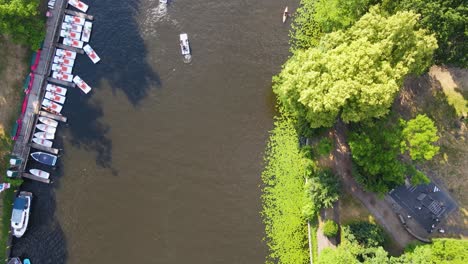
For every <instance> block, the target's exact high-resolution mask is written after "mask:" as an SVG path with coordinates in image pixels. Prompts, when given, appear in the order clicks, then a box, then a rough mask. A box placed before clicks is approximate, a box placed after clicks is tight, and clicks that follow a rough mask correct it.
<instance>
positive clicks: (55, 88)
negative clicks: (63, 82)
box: [41, 83, 67, 122]
mask: <svg viewBox="0 0 468 264" xmlns="http://www.w3.org/2000/svg"><path fill="white" fill-rule="evenodd" d="M46 91H49V92H53V93H55V94H60V95H63V96H65V95H66V94H67V88H63V87H61V86H58V85H55V84H50V83H49V84H47V86H46ZM41 122H42V121H41Z"/></svg>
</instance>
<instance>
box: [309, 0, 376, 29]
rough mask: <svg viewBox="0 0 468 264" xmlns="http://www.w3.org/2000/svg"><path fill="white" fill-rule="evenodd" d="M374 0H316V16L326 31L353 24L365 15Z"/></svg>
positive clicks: (319, 24)
mask: <svg viewBox="0 0 468 264" xmlns="http://www.w3.org/2000/svg"><path fill="white" fill-rule="evenodd" d="M374 2H376V1H374V0H316V3H315V14H314V18H315V21H317V24H318V26H319V27H320V28H321V29H322V30H323V31H324V32H327V33H329V32H332V31H335V30H340V29H343V28H347V27H349V26H351V25H352V24H353V23H354V22H355V21H356V20H358V19H359V18H360V17H361V16H362V15H364V14H365V13H366V12H367V10H368V9H369V6H370V5H371V4H372V3H374Z"/></svg>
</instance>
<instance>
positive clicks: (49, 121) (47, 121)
mask: <svg viewBox="0 0 468 264" xmlns="http://www.w3.org/2000/svg"><path fill="white" fill-rule="evenodd" d="M39 121H40V122H41V123H43V124H46V125H48V126H51V127H57V126H58V122H57V121H55V120H53V119H50V118H48V117H45V116H40V117H39Z"/></svg>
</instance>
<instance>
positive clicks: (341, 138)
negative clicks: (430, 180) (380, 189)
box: [332, 121, 414, 248]
mask: <svg viewBox="0 0 468 264" xmlns="http://www.w3.org/2000/svg"><path fill="white" fill-rule="evenodd" d="M346 132H347V128H346V125H345V124H344V123H342V122H341V121H340V122H338V123H337V124H336V125H335V128H334V130H333V136H334V138H335V142H336V148H335V150H334V151H333V159H332V168H333V171H334V172H335V173H336V174H337V175H338V176H340V178H341V180H342V182H343V185H344V188H345V189H346V190H347V191H348V192H349V193H350V194H351V195H352V196H354V197H355V198H357V199H358V200H359V201H360V202H361V203H362V204H363V205H364V206H365V207H366V208H367V209H368V210H369V212H370V213H371V214H372V215H373V216H374V217H375V219H376V221H377V222H378V223H379V224H380V225H382V227H383V228H385V230H386V231H387V233H388V234H389V235H390V236H392V238H393V239H394V240H395V242H396V243H397V244H398V245H399V246H400V247H401V248H404V247H405V246H406V245H407V244H408V243H409V242H411V241H412V240H414V239H413V238H412V237H411V236H410V235H409V234H408V232H407V231H406V230H405V229H404V228H403V226H402V224H401V223H400V220H399V219H398V216H397V215H396V214H395V213H394V212H393V208H392V205H391V204H390V203H388V202H387V201H385V200H383V199H379V198H378V197H377V196H376V195H375V194H373V193H369V192H365V191H364V190H362V189H361V187H360V186H358V184H357V182H356V181H355V180H354V178H353V177H352V175H351V156H350V151H349V146H348V144H347V141H346Z"/></svg>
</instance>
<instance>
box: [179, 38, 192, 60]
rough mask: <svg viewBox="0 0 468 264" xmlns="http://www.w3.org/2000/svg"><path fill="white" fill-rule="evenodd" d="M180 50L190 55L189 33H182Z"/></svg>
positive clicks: (183, 53)
mask: <svg viewBox="0 0 468 264" xmlns="http://www.w3.org/2000/svg"><path fill="white" fill-rule="evenodd" d="M180 51H181V52H182V55H190V43H189V40H188V35H187V33H182V34H180Z"/></svg>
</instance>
